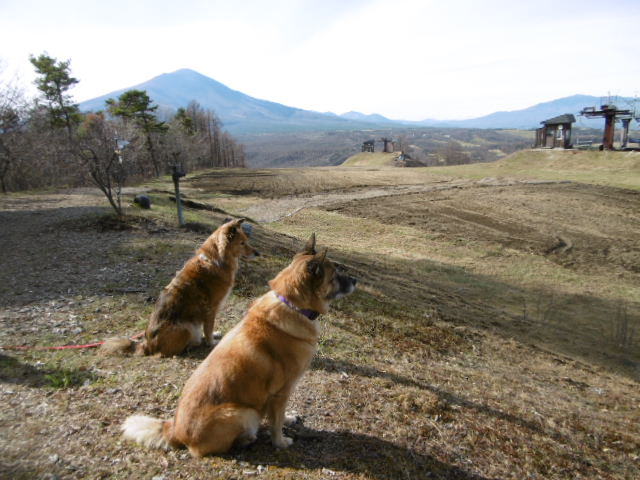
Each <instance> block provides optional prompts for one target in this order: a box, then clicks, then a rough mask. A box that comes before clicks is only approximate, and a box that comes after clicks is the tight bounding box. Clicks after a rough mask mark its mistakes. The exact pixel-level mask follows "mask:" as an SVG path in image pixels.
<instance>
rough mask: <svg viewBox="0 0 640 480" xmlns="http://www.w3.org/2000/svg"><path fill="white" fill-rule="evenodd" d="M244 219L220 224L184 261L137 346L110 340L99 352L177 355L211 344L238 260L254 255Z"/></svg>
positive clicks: (120, 339)
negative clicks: (216, 319)
mask: <svg viewBox="0 0 640 480" xmlns="http://www.w3.org/2000/svg"><path fill="white" fill-rule="evenodd" d="M243 221H244V219H238V220H231V221H228V222H225V223H224V224H223V225H221V226H220V227H219V228H218V229H217V230H216V231H215V232H213V233H212V234H211V235H210V236H209V238H207V240H205V242H204V243H203V244H202V246H201V247H200V248H198V249H197V250H196V252H195V255H194V256H193V257H191V258H190V259H189V260H187V262H186V263H185V265H184V267H183V268H182V270H180V271H179V272H178V273H177V274H176V276H175V277H174V278H173V280H171V283H169V285H167V286H166V287H165V288H164V289H163V290H162V292H161V293H160V296H159V297H158V300H157V301H156V305H155V308H154V311H153V313H152V314H151V318H150V320H149V324H148V325H147V328H146V330H145V334H144V339H143V340H142V342H134V341H133V340H129V339H127V338H110V339H107V340H106V341H105V343H104V344H103V345H102V347H101V353H102V354H106V355H108V354H118V353H119V354H126V353H133V354H136V355H156V356H160V357H170V356H174V355H179V354H181V353H182V352H184V351H185V350H186V349H187V347H193V346H198V345H200V344H201V343H202V340H203V336H204V342H205V343H207V344H208V345H210V346H213V344H214V339H213V325H214V321H215V318H216V314H217V313H218V311H219V310H220V308H221V307H222V305H223V304H224V302H225V300H226V299H227V297H228V296H229V293H231V289H232V288H233V284H234V281H235V276H236V272H237V270H238V266H239V259H240V257H245V258H252V257H256V256H259V255H260V253H259V252H258V251H257V250H255V249H254V248H253V247H251V246H250V245H249V239H248V237H247V234H246V233H245V229H244V228H242V226H243V225H242V222H243Z"/></svg>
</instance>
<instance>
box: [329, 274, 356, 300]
mask: <svg viewBox="0 0 640 480" xmlns="http://www.w3.org/2000/svg"><path fill="white" fill-rule="evenodd" d="M336 282H337V285H336V287H337V288H336V290H335V292H334V295H333V298H334V299H335V298H342V297H346V296H347V295H349V294H350V293H352V292H353V291H354V290H355V289H356V283H358V280H356V279H355V278H353V277H350V276H348V275H336Z"/></svg>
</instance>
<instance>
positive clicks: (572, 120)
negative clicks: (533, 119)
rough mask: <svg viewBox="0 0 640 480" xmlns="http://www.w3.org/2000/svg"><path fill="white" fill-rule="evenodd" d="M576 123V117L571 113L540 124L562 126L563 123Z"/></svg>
mask: <svg viewBox="0 0 640 480" xmlns="http://www.w3.org/2000/svg"><path fill="white" fill-rule="evenodd" d="M575 121H576V117H574V116H573V115H572V114H571V113H565V114H564V115H559V116H557V117H553V118H550V119H549V120H545V121H544V122H540V123H542V124H544V125H560V124H563V123H575Z"/></svg>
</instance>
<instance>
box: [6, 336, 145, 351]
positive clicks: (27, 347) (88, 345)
mask: <svg viewBox="0 0 640 480" xmlns="http://www.w3.org/2000/svg"><path fill="white" fill-rule="evenodd" d="M143 335H144V332H140V333H136V334H135V335H134V336H133V337H129V338H130V339H131V340H135V339H136V338H140V337H141V336H143ZM102 344H104V340H103V341H102V342H96V343H86V344H84V345H59V346H57V347H36V346H33V345H3V346H1V347H0V348H1V349H2V350H70V349H76V348H95V347H99V346H100V345H102Z"/></svg>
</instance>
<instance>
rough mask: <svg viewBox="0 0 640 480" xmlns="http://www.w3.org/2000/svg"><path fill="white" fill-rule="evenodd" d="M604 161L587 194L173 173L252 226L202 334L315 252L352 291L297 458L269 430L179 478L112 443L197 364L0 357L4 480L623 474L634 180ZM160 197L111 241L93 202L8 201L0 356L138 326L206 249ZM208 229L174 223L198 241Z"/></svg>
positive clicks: (263, 173) (321, 354)
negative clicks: (320, 251) (313, 244)
mask: <svg viewBox="0 0 640 480" xmlns="http://www.w3.org/2000/svg"><path fill="white" fill-rule="evenodd" d="M519 155H524V154H519ZM532 155H534V154H532ZM608 155H609V154H607V156H606V157H605V156H604V155H603V156H602V157H600V158H595V159H586V160H585V163H587V161H588V162H599V163H597V168H592V169H591V170H590V171H591V174H589V170H588V169H586V168H585V169H582V171H579V172H577V173H573V172H572V171H570V169H568V170H569V173H567V174H563V175H559V174H558V170H559V168H556V169H554V168H553V166H552V165H551V166H550V163H549V162H551V163H553V162H563V161H564V159H563V158H553V159H546V160H545V161H544V162H542V163H541V164H540V165H542V166H540V165H539V166H536V165H535V164H534V163H533V162H531V161H530V160H531V158H530V157H528V156H526V155H525V157H524V158H521V159H518V158H517V157H516V160H513V159H511V161H510V160H509V159H505V160H502V161H500V162H502V163H499V162H496V164H487V165H486V166H484V168H486V172H487V174H486V175H484V177H483V176H482V167H481V166H473V165H472V166H466V167H460V168H454V167H452V168H448V169H385V168H360V169H357V168H352V169H349V168H339V169H338V168H335V169H334V168H320V169H310V168H309V169H286V170H241V171H239V170H235V171H220V170H217V171H212V172H203V173H200V174H193V175H190V176H189V177H187V179H186V181H185V182H184V191H185V192H186V194H187V196H188V198H190V199H194V200H198V201H202V202H207V203H210V204H211V205H214V206H216V207H218V208H221V209H223V210H226V211H228V212H230V213H232V214H235V215H246V216H249V217H251V218H253V219H255V220H258V221H260V222H261V223H259V224H257V225H256V226H255V227H254V231H255V238H254V240H253V243H254V244H255V245H256V246H257V247H258V249H260V250H261V251H262V252H263V253H265V254H266V255H265V256H263V257H260V258H259V259H257V260H256V261H253V262H250V263H246V264H243V265H242V267H241V271H240V274H239V277H238V282H237V285H236V288H235V289H234V293H233V295H232V296H231V297H230V299H229V301H228V304H227V306H226V308H225V309H224V311H223V312H221V314H220V320H219V321H218V325H217V329H219V330H222V331H223V332H225V331H227V330H228V329H229V328H230V327H231V326H232V325H233V324H234V323H235V322H237V321H238V320H239V319H240V318H241V316H242V313H243V311H244V310H245V309H246V306H247V305H248V303H249V302H250V301H251V299H253V298H255V296H257V295H259V294H261V293H263V292H264V291H266V289H267V286H266V281H267V280H268V279H270V278H272V277H273V276H274V275H275V273H276V272H277V271H278V270H279V269H280V268H282V267H283V266H284V265H286V264H287V263H288V259H289V258H290V256H291V255H292V254H293V252H294V251H295V249H296V248H298V247H299V246H301V244H302V242H303V239H305V238H306V237H307V236H308V235H309V234H310V233H311V232H314V231H315V232H316V233H317V236H318V242H319V245H320V246H328V247H329V255H330V256H332V257H333V258H334V259H336V260H338V261H339V262H341V263H343V264H345V265H346V266H347V267H348V268H349V269H350V270H351V271H352V272H353V273H354V274H355V275H356V276H357V277H359V279H360V284H359V290H358V291H357V292H356V293H355V294H354V295H352V296H351V297H347V298H345V299H343V300H340V301H339V302H337V304H336V305H335V308H334V309H333V310H332V312H331V313H330V314H328V315H326V316H323V317H321V319H320V321H321V322H322V326H323V327H322V328H323V335H322V339H321V342H320V345H319V351H318V355H317V357H316V359H315V360H314V362H313V364H312V368H311V370H310V371H309V372H308V373H307V374H306V375H305V376H304V377H303V379H302V380H301V382H300V384H299V386H298V389H297V390H296V392H295V394H294V397H293V399H292V405H291V410H293V411H295V412H297V413H298V414H299V415H301V416H302V418H303V422H302V423H300V424H297V425H295V426H293V427H290V428H289V431H288V434H289V435H290V436H292V437H294V439H295V443H294V445H293V446H292V447H291V448H290V449H288V450H282V451H276V450H274V449H273V448H272V447H271V446H270V443H269V440H268V436H267V434H266V432H263V433H261V435H260V436H259V439H258V442H257V443H256V444H254V445H252V446H250V447H249V448H247V449H244V450H236V451H232V452H231V453H230V454H228V455H224V456H220V457H208V458H205V459H200V460H196V459H191V458H190V457H189V455H188V454H187V453H186V452H185V451H181V450H176V451H170V452H159V451H150V450H145V449H143V448H141V447H139V446H136V445H133V444H131V443H129V442H125V441H123V440H122V439H121V438H120V435H119V427H120V424H121V422H122V420H123V419H124V418H126V417H127V416H128V415H130V414H131V413H134V412H137V413H145V414H150V415H154V416H160V417H169V416H170V415H172V412H173V410H174V408H175V405H176V402H177V398H178V396H179V394H180V390H181V388H182V385H183V384H184V382H185V381H186V379H187V377H188V376H189V374H190V372H191V371H192V370H193V369H194V368H195V366H196V365H197V364H198V363H199V362H200V361H201V359H202V358H204V356H205V355H206V351H204V350H198V351H194V352H191V353H190V354H189V355H187V356H186V357H180V358H174V359H166V360H154V359H151V358H130V357H129V358H103V357H100V356H97V355H96V352H95V350H92V349H84V350H62V351H43V350H33V349H32V350H24V351H17V350H11V349H4V350H0V396H1V398H2V400H3V402H2V407H0V432H1V433H2V434H1V435H0V452H1V455H0V477H1V478H18V479H31V478H43V479H44V478H49V479H52V478H90V479H94V478H95V479H98V478H122V479H127V478H147V479H150V478H153V477H158V478H163V479H165V480H171V479H174V478H175V479H180V478H182V479H200V478H223V479H231V478H250V477H255V476H257V477H260V478H269V479H279V478H290V479H294V478H295V479H299V478H308V479H327V478H340V479H349V480H352V479H374V480H383V479H384V480H387V479H389V480H390V479H403V478H406V479H422V478H434V479H445V478H446V479H493V478H501V479H502V478H505V479H506V478H508V479H567V478H571V479H595V478H598V479H600V478H602V479H631V478H639V477H640V389H639V388H638V387H639V383H640V268H639V267H638V266H639V265H640V193H639V191H640V171H638V170H637V168H636V167H635V165H636V163H637V158H635V157H629V156H628V155H626V156H625V157H611V156H608ZM545 156H546V153H545ZM545 158H546V157H545ZM619 159H623V161H624V162H626V165H627V168H626V170H624V168H622V167H621V162H617V160H619ZM571 161H572V162H575V159H574V158H573V157H572V158H571ZM565 163H566V162H565ZM501 172H502V173H501ZM572 175H579V176H580V178H575V177H573V176H572ZM634 179H635V180H634ZM569 180H571V182H569ZM578 180H579V181H578ZM169 184H170V181H168V180H167V179H162V180H159V181H155V182H152V183H151V184H149V185H146V186H143V187H140V188H139V189H136V191H139V190H141V189H147V190H148V191H150V192H151V193H150V195H151V197H152V201H153V203H154V207H153V209H152V210H151V211H138V210H135V209H134V208H130V209H129V214H130V216H129V217H128V218H127V220H126V221H124V222H118V221H115V220H113V219H112V218H111V217H110V216H108V210H107V209H106V208H105V207H104V206H103V205H104V204H105V202H104V200H103V199H102V198H101V197H100V195H99V194H98V193H97V192H94V191H92V190H85V191H73V192H58V193H51V192H49V193H41V194H38V193H34V194H19V195H8V196H4V197H1V198H0V224H1V225H2V230H1V231H0V247H1V248H2V251H3V252H4V253H5V255H3V257H2V259H1V260H0V325H1V328H0V345H5V346H7V345H37V346H43V345H62V344H68V343H89V342H94V341H98V340H101V339H103V338H105V337H107V336H110V335H114V334H134V333H137V332H138V331H140V330H142V329H143V328H144V325H145V324H146V320H147V318H148V315H149V313H150V311H151V308H152V305H153V303H152V302H153V299H154V298H155V296H156V295H157V294H158V291H159V289H160V288H162V286H163V285H165V284H166V283H167V282H168V281H169V280H170V278H171V276H172V275H173V273H174V272H175V270H176V269H177V268H180V266H181V265H182V263H183V262H184V261H185V260H186V259H187V258H188V256H189V255H190V253H191V252H192V251H193V250H194V249H195V247H196V246H197V245H198V243H199V242H201V241H202V240H203V239H204V238H205V234H203V233H197V232H194V231H193V230H188V229H186V230H185V229H179V228H176V227H175V226H174V215H173V208H174V207H173V205H172V204H171V202H169V201H168V200H167V193H166V192H167V191H168V190H169ZM622 186H624V187H625V188H622ZM223 218H224V214H222V213H220V214H218V213H207V212H203V211H196V210H188V211H187V219H188V220H189V221H192V222H200V223H203V224H205V225H208V226H209V227H210V228H213V227H214V226H216V225H218V224H219V223H220V222H221V221H222V219H223Z"/></svg>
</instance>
